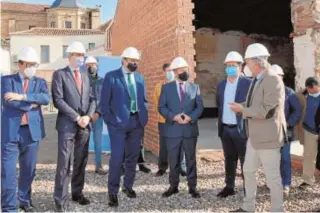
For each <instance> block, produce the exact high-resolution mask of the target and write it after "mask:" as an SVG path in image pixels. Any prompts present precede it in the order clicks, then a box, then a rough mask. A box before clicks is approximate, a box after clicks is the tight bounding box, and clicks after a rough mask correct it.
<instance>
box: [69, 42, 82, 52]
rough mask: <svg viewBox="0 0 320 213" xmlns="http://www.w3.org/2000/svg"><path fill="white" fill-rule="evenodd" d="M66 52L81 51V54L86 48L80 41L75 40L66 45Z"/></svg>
mask: <svg viewBox="0 0 320 213" xmlns="http://www.w3.org/2000/svg"><path fill="white" fill-rule="evenodd" d="M66 52H67V53H83V54H85V53H86V49H85V48H84V46H83V44H82V43H81V42H80V41H75V42H72V43H71V44H70V45H69V46H68V48H67V50H66Z"/></svg>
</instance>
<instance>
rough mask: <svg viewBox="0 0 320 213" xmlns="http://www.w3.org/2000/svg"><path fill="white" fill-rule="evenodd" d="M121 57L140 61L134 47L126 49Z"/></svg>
mask: <svg viewBox="0 0 320 213" xmlns="http://www.w3.org/2000/svg"><path fill="white" fill-rule="evenodd" d="M121 57H122V58H131V59H137V60H140V54H139V51H138V50H137V49H136V48H135V47H128V48H126V49H125V50H123V52H122V54H121Z"/></svg>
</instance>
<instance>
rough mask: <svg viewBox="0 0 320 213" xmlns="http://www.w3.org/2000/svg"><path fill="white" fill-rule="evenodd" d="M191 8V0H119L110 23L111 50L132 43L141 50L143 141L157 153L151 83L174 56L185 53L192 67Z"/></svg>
mask: <svg viewBox="0 0 320 213" xmlns="http://www.w3.org/2000/svg"><path fill="white" fill-rule="evenodd" d="M192 8H193V4H192V3H191V1H190V2H189V1H184V0H154V1H150V0H130V1H128V0H119V1H118V6H117V11H116V15H115V19H114V20H115V21H114V23H113V27H112V54H113V55H120V54H121V52H122V51H123V49H124V48H126V47H128V46H135V47H137V48H138V49H140V50H141V52H142V60H141V63H140V64H139V72H140V73H142V74H143V75H144V76H145V78H146V88H147V97H148V101H149V122H148V125H147V127H146V129H145V139H144V143H145V146H146V147H147V148H148V149H151V150H152V151H153V152H154V153H158V148H159V146H158V128H157V117H156V113H157V109H156V106H155V105H154V101H153V100H154V97H153V91H154V86H155V85H156V83H158V82H159V81H161V80H163V79H164V75H163V72H162V69H161V67H162V64H163V63H168V62H170V61H171V60H172V59H173V58H174V57H175V56H178V55H180V56H183V57H185V58H186V59H187V60H188V62H189V63H190V65H191V71H192V70H193V66H194V59H193V56H194V48H193V45H194V39H193V37H192V31H193V30H194V27H193V26H192V19H193V14H192ZM194 77H195V75H193V78H194Z"/></svg>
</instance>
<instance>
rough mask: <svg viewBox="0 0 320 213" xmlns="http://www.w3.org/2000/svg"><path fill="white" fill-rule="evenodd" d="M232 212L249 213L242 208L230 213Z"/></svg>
mask: <svg viewBox="0 0 320 213" xmlns="http://www.w3.org/2000/svg"><path fill="white" fill-rule="evenodd" d="M230 212H247V211H245V210H243V209H242V208H240V209H237V210H233V211H230Z"/></svg>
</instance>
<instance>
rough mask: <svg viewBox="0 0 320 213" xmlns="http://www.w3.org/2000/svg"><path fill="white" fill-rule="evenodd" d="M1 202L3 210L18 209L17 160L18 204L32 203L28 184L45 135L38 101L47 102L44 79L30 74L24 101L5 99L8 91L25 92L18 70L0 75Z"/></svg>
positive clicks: (40, 102) (48, 96)
mask: <svg viewBox="0 0 320 213" xmlns="http://www.w3.org/2000/svg"><path fill="white" fill-rule="evenodd" d="M1 90H2V94H1V95H2V114H1V123H2V125H1V203H2V206H1V208H2V211H3V212H6V211H17V201H16V196H17V194H16V187H17V180H16V179H17V178H16V164H17V161H18V160H19V165H20V175H19V191H18V199H19V205H20V206H30V205H31V203H30V202H31V184H32V182H33V179H34V176H35V170H36V163H37V155H38V146H39V141H40V140H41V139H43V138H44V137H45V128H44V121H43V116H42V111H41V105H47V104H49V101H50V95H49V91H48V88H47V84H46V81H45V80H43V79H41V78H38V77H32V78H31V79H30V80H29V87H28V90H27V93H26V98H25V100H23V101H6V100H5V99H4V95H5V94H6V93H8V92H13V93H18V94H24V92H23V84H22V81H21V78H20V76H19V74H14V75H8V76H4V77H2V79H1ZM24 113H27V117H28V123H27V125H24V126H21V119H22V115H23V114H24Z"/></svg>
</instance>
